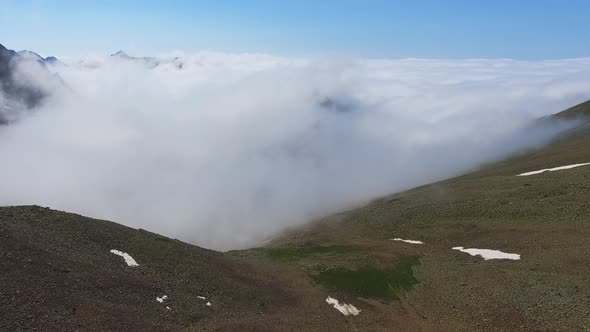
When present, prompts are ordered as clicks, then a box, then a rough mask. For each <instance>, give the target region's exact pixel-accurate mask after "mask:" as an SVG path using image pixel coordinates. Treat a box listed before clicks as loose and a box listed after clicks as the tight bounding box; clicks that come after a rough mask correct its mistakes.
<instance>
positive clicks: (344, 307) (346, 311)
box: [326, 296, 361, 316]
mask: <svg viewBox="0 0 590 332" xmlns="http://www.w3.org/2000/svg"><path fill="white" fill-rule="evenodd" d="M326 303H328V304H331V305H332V306H333V307H334V308H335V309H336V310H338V311H340V312H341V313H342V314H343V315H344V316H350V315H353V316H356V315H358V314H359V313H360V312H361V311H360V310H359V309H357V308H356V307H355V306H353V305H352V304H346V303H342V304H340V302H339V301H338V300H336V299H335V298H333V297H330V296H328V298H327V299H326Z"/></svg>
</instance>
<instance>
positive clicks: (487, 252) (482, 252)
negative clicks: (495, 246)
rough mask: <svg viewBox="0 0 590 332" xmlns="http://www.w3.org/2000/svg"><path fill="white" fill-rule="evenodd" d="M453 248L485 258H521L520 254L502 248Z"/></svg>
mask: <svg viewBox="0 0 590 332" xmlns="http://www.w3.org/2000/svg"><path fill="white" fill-rule="evenodd" d="M453 250H459V251H462V252H464V253H468V254H470V255H471V256H481V257H483V259H484V260H486V261H487V260H490V259H512V260H519V259H520V255H519V254H509V253H506V252H502V251H500V250H492V249H475V248H468V249H465V248H463V247H453Z"/></svg>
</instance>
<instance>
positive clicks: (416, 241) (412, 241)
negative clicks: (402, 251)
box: [391, 237, 424, 244]
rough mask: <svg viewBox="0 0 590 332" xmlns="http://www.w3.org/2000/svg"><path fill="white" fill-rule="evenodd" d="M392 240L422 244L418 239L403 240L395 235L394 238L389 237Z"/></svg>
mask: <svg viewBox="0 0 590 332" xmlns="http://www.w3.org/2000/svg"><path fill="white" fill-rule="evenodd" d="M391 240H392V241H401V242H406V243H411V244H424V242H422V241H418V240H404V239H400V238H399V237H396V238H395V239H391Z"/></svg>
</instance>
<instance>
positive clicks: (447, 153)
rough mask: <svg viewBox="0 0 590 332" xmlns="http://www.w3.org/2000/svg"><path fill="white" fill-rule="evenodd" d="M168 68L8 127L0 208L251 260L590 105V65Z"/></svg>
mask: <svg viewBox="0 0 590 332" xmlns="http://www.w3.org/2000/svg"><path fill="white" fill-rule="evenodd" d="M159 59H161V61H160V62H159V65H157V66H155V67H154V66H150V67H148V66H145V65H144V64H143V63H142V62H141V61H130V60H125V59H116V58H113V57H100V56H88V57H85V58H83V59H66V60H67V61H65V62H67V63H68V66H60V67H58V68H52V69H51V70H53V71H56V72H58V73H59V75H60V77H61V78H63V81H64V82H66V84H67V87H68V88H63V87H61V88H60V87H54V88H52V89H53V90H54V91H53V94H52V97H51V98H50V100H48V101H47V102H45V103H44V105H43V106H42V108H41V109H38V110H37V111H35V112H33V113H27V115H26V116H23V117H22V118H21V119H19V121H17V122H15V123H13V124H11V125H9V126H5V127H0V155H2V157H3V158H2V163H0V183H2V186H1V187H0V205H16V204H38V205H43V206H49V207H52V208H55V209H61V210H67V211H72V212H77V213H80V214H84V215H88V216H91V217H97V218H104V219H109V220H113V221H116V222H119V223H122V224H125V225H129V226H132V227H138V228H139V227H140V228H144V229H147V230H150V231H153V232H158V233H161V234H164V235H167V236H171V237H176V238H179V239H182V240H184V241H187V242H190V243H194V244H197V245H199V246H203V247H208V248H214V249H230V248H241V247H246V246H251V245H255V244H256V243H259V242H260V241H262V240H263V239H265V238H267V237H268V236H270V235H271V234H273V233H274V232H277V231H279V230H281V229H283V228H284V227H286V226H290V225H296V224H300V223H304V222H306V221H308V220H309V219H311V218H315V217H318V216H322V215H324V214H327V213H331V212H335V211H337V210H339V209H344V208H347V207H349V206H352V205H354V204H359V203H362V202H365V201H367V200H369V199H371V198H375V197H377V196H380V195H384V194H388V193H393V192H396V191H400V190H404V189H407V188H410V187H413V186H417V185H421V184H424V183H428V182H431V181H435V180H438V179H442V178H445V177H449V176H453V175H457V174H460V173H461V172H464V171H467V170H469V169H473V168H475V167H477V166H478V165H480V164H481V163H483V162H488V161H491V160H494V159H497V158H500V157H502V156H505V155H506V154H508V153H511V152H514V151H517V150H519V149H523V148H530V147H534V146H539V145H541V144H544V143H545V142H546V141H547V140H548V139H549V138H551V137H552V136H553V135H554V134H555V133H556V132H558V131H560V130H562V129H563V128H564V127H563V126H555V127H551V128H547V127H545V128H537V129H535V130H533V129H530V127H529V126H530V124H531V122H532V121H533V120H534V119H536V118H538V117H541V116H544V115H547V114H550V113H553V112H556V111H559V110H562V109H564V108H567V107H569V106H572V105H574V104H576V103H578V102H581V101H583V100H585V99H588V98H590V59H571V60H555V61H538V62H523V61H513V60H508V59H499V60H424V59H405V60H375V59H316V60H309V59H288V58H281V57H275V56H271V55H258V54H221V53H210V52H203V53H196V54H185V53H181V52H177V53H174V54H169V55H164V56H162V57H159ZM30 76H31V75H30V73H28V75H27V77H30ZM0 101H2V98H0Z"/></svg>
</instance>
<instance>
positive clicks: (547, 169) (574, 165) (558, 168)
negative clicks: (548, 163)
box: [517, 163, 590, 176]
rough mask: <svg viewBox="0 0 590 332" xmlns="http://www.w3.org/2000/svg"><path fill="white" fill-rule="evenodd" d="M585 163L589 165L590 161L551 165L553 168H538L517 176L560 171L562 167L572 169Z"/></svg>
mask: <svg viewBox="0 0 590 332" xmlns="http://www.w3.org/2000/svg"><path fill="white" fill-rule="evenodd" d="M586 165H590V163H583V164H573V165H566V166H559V167H553V168H545V169H540V170H538V171H532V172H526V173H522V174H518V175H517V176H529V175H537V174H541V173H544V172H553V171H561V170H564V169H572V168H576V167H580V166H586Z"/></svg>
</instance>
